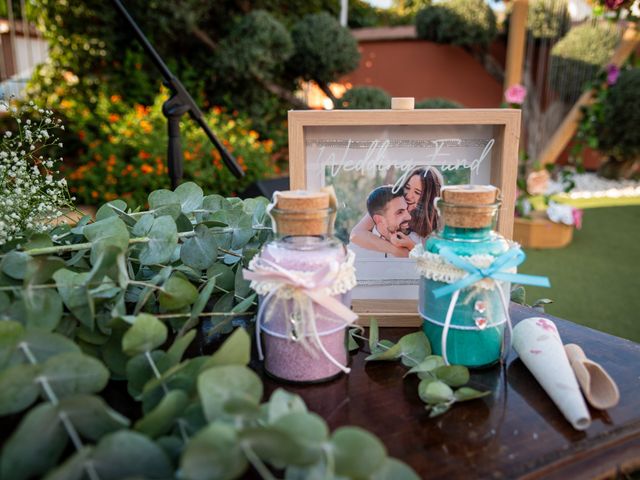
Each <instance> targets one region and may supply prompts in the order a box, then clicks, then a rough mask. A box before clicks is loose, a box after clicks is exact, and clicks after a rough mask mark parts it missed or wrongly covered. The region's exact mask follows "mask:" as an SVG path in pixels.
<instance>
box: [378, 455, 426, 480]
mask: <svg viewBox="0 0 640 480" xmlns="http://www.w3.org/2000/svg"><path fill="white" fill-rule="evenodd" d="M371 480H420V477H419V476H418V475H417V474H416V472H414V471H413V469H412V468H411V467H410V466H409V465H407V464H406V463H403V462H401V461H400V460H396V459H395V458H387V459H386V461H385V462H384V464H383V465H382V467H380V469H378V470H377V471H376V472H375V473H374V474H373V475H372V477H371Z"/></svg>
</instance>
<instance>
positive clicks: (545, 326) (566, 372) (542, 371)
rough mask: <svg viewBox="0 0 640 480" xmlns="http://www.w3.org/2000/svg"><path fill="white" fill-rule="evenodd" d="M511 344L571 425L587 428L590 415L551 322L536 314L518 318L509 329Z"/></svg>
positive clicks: (581, 428)
mask: <svg viewBox="0 0 640 480" xmlns="http://www.w3.org/2000/svg"><path fill="white" fill-rule="evenodd" d="M513 348H514V350H515V351H516V352H517V353H518V356H519V357H520V359H521V360H522V362H523V363H524V364H525V365H526V366H527V368H528V369H529V371H530V372H531V373H532V374H533V376H534V377H536V380H538V383H539V384H540V385H541V386H542V388H544V390H545V392H547V395H549V396H550V397H551V399H552V400H553V403H555V404H556V406H557V407H558V408H559V409H560V411H561V412H562V414H563V415H564V416H565V418H566V419H567V420H568V421H569V423H571V425H573V428H575V429H576V430H586V429H587V428H589V425H591V417H590V416H589V411H588V410H587V405H586V404H585V402H584V398H582V394H581V393H580V387H579V386H578V381H577V380H576V376H575V374H574V373H573V369H572V368H571V365H570V364H569V359H568V358H567V354H566V353H565V350H564V346H563V345H562V340H561V339H560V335H559V334H558V329H557V328H556V326H555V324H554V323H553V322H552V321H551V320H548V319H546V318H540V317H532V318H527V319H525V320H522V321H521V322H520V323H518V324H517V325H516V326H515V328H514V329H513Z"/></svg>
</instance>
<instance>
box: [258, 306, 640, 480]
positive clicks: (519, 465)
mask: <svg viewBox="0 0 640 480" xmlns="http://www.w3.org/2000/svg"><path fill="white" fill-rule="evenodd" d="M511 312H512V319H513V321H514V322H515V323H517V322H518V321H519V320H522V319H524V318H527V317H531V316H545V317H547V318H550V319H551V320H553V321H554V322H555V323H556V325H557V327H558V330H559V332H560V335H561V336H562V339H563V342H564V343H577V344H579V345H581V346H582V347H583V349H584V350H585V352H586V353H587V356H589V357H590V358H592V359H593V360H595V361H597V362H600V363H601V364H602V365H603V366H604V367H605V368H606V369H607V371H608V372H609V373H610V375H611V376H612V377H613V378H614V379H615V380H616V381H617V382H618V385H619V387H620V394H621V401H620V404H619V405H618V406H616V407H615V408H612V409H610V410H609V411H606V412H602V411H597V410H592V411H591V414H592V425H591V427H590V428H589V429H588V430H587V431H586V432H580V431H577V430H574V429H573V428H572V427H571V425H570V424H569V423H568V422H567V421H566V420H565V419H564V417H563V416H562V414H561V413H560V411H559V410H558V409H557V408H556V406H555V405H554V404H553V403H552V401H551V400H550V399H549V397H548V396H547V395H546V393H545V392H544V390H542V388H541V387H540V386H539V385H538V383H537V382H536V380H535V379H534V378H533V376H532V375H531V374H530V373H529V371H528V370H527V369H526V367H525V366H524V364H523V363H522V362H521V361H520V360H519V359H518V358H517V356H516V355H515V353H514V352H512V353H511V354H510V356H509V358H508V361H507V368H506V372H505V370H502V369H500V367H495V368H491V369H487V370H484V371H477V372H473V373H472V378H471V385H472V386H474V387H476V388H481V389H490V390H492V392H493V394H492V395H491V396H490V397H487V398H483V399H479V400H474V401H471V402H467V403H463V404H459V405H454V406H453V407H452V409H451V410H450V411H449V412H447V413H445V414H444V415H442V416H440V417H437V418H433V419H431V418H429V416H428V412H427V411H425V409H424V404H423V403H422V402H421V401H420V399H419V398H418V393H417V387H418V379H417V378H416V376H415V375H412V376H411V377H410V378H407V379H403V378H402V375H403V374H404V373H405V372H406V368H405V367H403V366H402V365H401V364H400V363H399V362H392V363H386V362H372V363H365V361H364V359H365V357H366V355H367V354H366V353H365V352H363V351H359V352H358V353H357V354H355V355H352V358H351V361H352V364H351V366H352V372H351V374H349V375H348V376H346V375H343V376H341V377H339V378H338V379H336V380H334V381H332V382H329V383H325V384H319V385H310V386H298V385H292V384H287V385H283V384H282V383H278V382H276V381H274V380H271V379H269V378H265V387H266V390H267V391H266V393H267V395H270V393H271V391H273V390H274V389H276V388H278V387H281V386H285V387H286V388H287V389H288V390H289V391H291V392H294V393H297V394H299V395H301V396H302V397H303V398H304V400H305V401H306V402H307V405H308V406H309V408H310V409H311V410H313V411H315V412H317V413H318V414H320V415H322V416H323V417H324V418H325V419H326V420H327V421H328V423H329V425H330V426H331V428H332V429H335V428H337V427H340V426H342V425H357V426H361V427H363V428H366V429H367V430H370V431H371V432H373V433H375V434H376V435H378V437H380V439H381V440H382V441H383V442H384V444H385V445H386V446H387V449H388V451H389V454H390V455H392V456H394V457H397V458H399V459H402V460H403V461H405V462H407V463H408V464H409V465H411V466H412V467H413V468H414V469H415V470H416V472H418V474H419V475H420V476H421V477H423V478H429V479H438V478H443V479H456V478H461V479H462V478H463V479H477V478H496V479H501V478H505V479H514V478H525V479H534V478H544V479H562V480H569V479H575V478H592V479H599V478H608V477H614V476H615V475H616V474H619V473H620V472H624V473H627V472H630V471H633V470H635V469H639V468H640V345H639V344H636V343H633V342H631V341H628V340H624V339H621V338H618V337H614V336H611V335H607V334H605V333H601V332H597V331H595V330H591V329H588V328H585V327H581V326H579V325H576V324H573V323H571V322H568V321H565V320H561V319H558V318H554V317H551V316H548V315H540V314H539V313H538V312H535V311H533V310H531V309H528V308H523V307H520V306H516V305H513V306H512V308H511ZM411 331H412V329H408V328H382V329H381V331H380V338H388V339H390V340H397V339H398V338H400V337H401V336H402V335H405V334H406V333H410V332H411Z"/></svg>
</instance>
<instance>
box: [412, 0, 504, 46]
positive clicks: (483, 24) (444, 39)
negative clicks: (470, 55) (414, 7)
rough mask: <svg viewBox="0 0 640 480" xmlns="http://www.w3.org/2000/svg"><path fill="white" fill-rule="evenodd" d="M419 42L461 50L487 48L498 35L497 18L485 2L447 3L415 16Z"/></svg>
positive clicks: (462, 1)
mask: <svg viewBox="0 0 640 480" xmlns="http://www.w3.org/2000/svg"><path fill="white" fill-rule="evenodd" d="M416 30H417V33H418V38H422V39H424V40H429V41H432V42H436V43H447V44H451V45H461V46H466V47H470V46H474V45H481V46H485V47H486V46H488V45H489V44H490V43H491V41H492V40H493V39H494V38H495V36H496V33H497V27H496V16H495V14H494V13H493V10H491V7H489V6H488V5H487V4H486V3H485V2H484V0H447V1H444V2H441V3H436V4H433V5H429V6H428V7H426V8H423V9H422V10H420V11H419V12H418V14H417V15H416Z"/></svg>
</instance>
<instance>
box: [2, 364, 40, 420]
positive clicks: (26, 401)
mask: <svg viewBox="0 0 640 480" xmlns="http://www.w3.org/2000/svg"><path fill="white" fill-rule="evenodd" d="M38 372H39V369H38V367H37V366H36V365H25V364H23V365H14V366H12V367H9V368H7V369H5V370H1V371H0V416H2V415H9V414H11V413H17V412H21V411H22V410H24V409H25V408H27V407H29V406H30V405H31V404H32V403H33V402H35V401H36V398H38V394H39V393H40V385H39V384H38V383H37V382H36V376H37V375H38Z"/></svg>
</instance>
